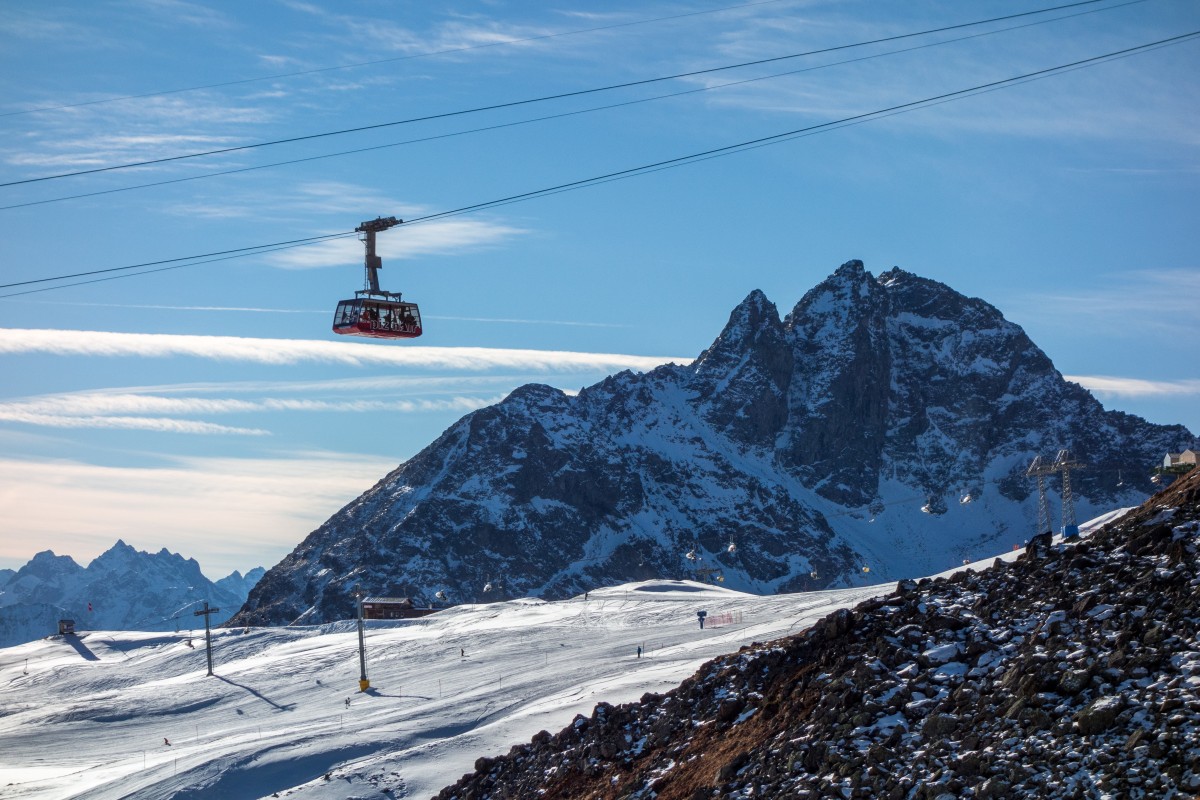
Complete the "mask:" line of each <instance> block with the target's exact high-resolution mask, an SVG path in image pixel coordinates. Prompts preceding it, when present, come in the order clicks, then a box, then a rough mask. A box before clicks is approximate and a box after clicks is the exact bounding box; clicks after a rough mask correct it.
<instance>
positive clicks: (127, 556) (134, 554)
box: [0, 540, 265, 647]
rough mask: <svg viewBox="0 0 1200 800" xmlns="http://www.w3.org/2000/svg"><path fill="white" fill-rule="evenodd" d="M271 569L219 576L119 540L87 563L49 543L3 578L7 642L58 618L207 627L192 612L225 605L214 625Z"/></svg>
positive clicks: (96, 624) (1, 620)
mask: <svg viewBox="0 0 1200 800" xmlns="http://www.w3.org/2000/svg"><path fill="white" fill-rule="evenodd" d="M264 572H265V570H264V569H263V568H262V567H256V568H255V569H253V570H251V571H250V572H248V573H247V574H246V575H245V576H243V575H241V573H239V572H237V571H236V570H235V571H234V572H233V574H231V575H228V576H226V577H224V578H221V579H220V580H219V581H217V582H215V583H214V582H212V581H210V580H209V579H208V578H206V577H205V576H204V575H203V573H201V571H200V565H199V564H198V563H196V561H195V559H190V558H184V557H183V556H181V555H179V554H178V553H171V552H168V551H167V549H166V548H163V549H162V550H161V551H159V552H158V553H147V552H145V551H139V550H136V549H135V548H133V547H130V546H129V545H127V544H125V542H123V541H120V540H118V541H117V543H116V544H115V545H113V546H112V547H111V548H109V549H108V550H107V551H105V552H104V553H102V554H100V555H99V556H97V557H96V558H95V559H93V560H92V562H91V563H90V564H88V566H87V567H81V566H79V564H77V563H75V561H74V560H73V559H72V558H71V557H70V556H59V555H55V554H54V553H53V552H52V551H50V550H46V551H43V552H41V553H38V554H37V555H35V556H34V557H33V558H32V559H30V561H29V562H28V563H27V564H25V565H24V566H23V567H21V568H20V569H19V570H17V571H16V572H13V573H11V574H9V575H7V576H5V577H4V578H0V647H8V646H11V645H14V644H19V643H21V642H28V641H30V640H32V639H37V638H40V637H42V636H49V635H50V634H52V633H55V632H56V631H57V630H58V620H60V619H74V620H75V622H76V624H77V625H78V627H79V628H80V629H81V630H83V629H89V628H90V629H105V630H114V629H122V630H141V631H167V630H170V631H176V630H180V629H183V630H188V629H191V628H195V627H197V625H198V626H199V627H201V628H202V627H204V625H203V621H199V622H197V621H196V620H194V619H193V614H192V612H193V611H194V610H195V609H198V608H201V607H202V603H203V602H204V601H205V600H207V601H208V603H209V605H210V606H211V607H214V608H220V609H221V611H220V612H219V613H218V614H213V615H212V620H213V622H214V624H216V623H220V622H223V621H224V620H226V619H228V618H229V617H231V616H232V615H233V613H234V612H235V611H237V609H238V608H239V607H240V606H241V604H242V603H243V602H245V600H246V596H247V595H248V594H249V592H250V589H251V588H253V586H254V584H255V583H257V581H258V579H259V578H261V577H262V575H263V573H264Z"/></svg>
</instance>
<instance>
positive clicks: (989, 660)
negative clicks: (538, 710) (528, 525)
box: [437, 472, 1200, 800]
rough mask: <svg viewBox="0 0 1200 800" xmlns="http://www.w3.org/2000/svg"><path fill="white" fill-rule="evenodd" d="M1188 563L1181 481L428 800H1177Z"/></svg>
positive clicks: (1182, 775)
mask: <svg viewBox="0 0 1200 800" xmlns="http://www.w3.org/2000/svg"><path fill="white" fill-rule="evenodd" d="M1198 555H1200V472H1193V473H1192V474H1191V475H1190V476H1189V477H1188V478H1186V479H1184V480H1181V481H1179V482H1178V483H1176V484H1175V485H1174V486H1172V487H1171V488H1170V489H1168V490H1166V491H1164V492H1163V493H1161V494H1159V495H1157V496H1155V497H1153V498H1152V499H1151V500H1149V501H1148V502H1146V503H1145V504H1144V505H1143V506H1142V507H1140V508H1139V509H1137V510H1135V511H1134V512H1133V513H1130V514H1128V515H1127V516H1125V517H1124V518H1122V519H1121V520H1119V521H1118V522H1116V523H1113V524H1110V525H1109V526H1107V527H1106V528H1103V529H1102V530H1100V531H1098V532H1097V533H1095V534H1094V535H1092V536H1091V537H1089V538H1088V539H1086V540H1084V541H1081V542H1078V543H1075V544H1067V545H1065V546H1063V545H1054V546H1051V545H1050V544H1049V541H1048V537H1047V540H1046V541H1041V540H1040V538H1039V540H1035V541H1034V542H1032V543H1031V545H1030V547H1029V549H1028V550H1027V551H1026V552H1025V553H1024V554H1023V555H1022V556H1021V557H1020V558H1019V559H1017V560H1016V561H1015V562H1011V563H1009V562H1005V561H1002V560H1000V559H997V560H996V563H995V564H994V565H993V566H992V567H991V568H990V569H988V570H986V571H984V572H981V573H970V572H960V573H958V574H956V575H954V576H953V577H951V578H949V579H946V578H938V579H935V580H930V579H925V580H922V581H921V582H920V583H913V582H911V581H905V582H901V583H900V584H899V585H898V586H897V589H896V592H895V593H894V594H893V595H891V596H889V597H886V598H882V599H879V600H875V601H871V602H868V603H864V604H862V605H860V606H859V607H858V608H856V609H854V610H852V611H850V610H842V611H839V612H836V613H834V614H832V615H830V616H829V617H827V618H825V619H824V620H822V621H821V622H820V623H818V624H816V625H814V626H813V627H812V628H811V629H809V630H808V631H805V632H804V633H802V634H799V635H797V636H795V637H791V638H789V639H784V640H780V641H777V642H772V643H768V644H763V645H756V646H752V647H749V648H743V649H742V650H741V651H739V652H738V653H737V654H734V655H730V656H727V657H723V658H719V659H716V660H714V661H711V662H709V663H708V664H706V665H704V666H703V667H701V669H700V670H699V671H698V672H697V673H696V675H695V676H694V677H692V678H690V679H688V680H687V681H685V682H684V683H683V684H682V685H681V686H679V688H677V689H675V690H673V691H671V692H669V693H667V694H666V695H663V696H660V695H655V694H648V695H646V696H644V697H643V698H642V700H641V702H639V703H633V704H628V705H622V706H619V707H614V706H610V705H608V704H605V703H601V704H599V705H597V706H596V708H595V710H594V712H593V713H592V715H591V717H590V718H589V717H583V716H582V715H581V716H578V717H576V719H575V720H574V722H572V723H571V724H570V725H569V726H568V727H567V728H565V729H564V730H562V731H561V732H559V733H558V734H556V735H553V736H552V735H550V734H549V733H547V732H545V731H543V732H542V733H539V734H538V735H537V736H535V737H534V738H533V741H532V742H531V743H530V744H524V745H518V746H516V747H514V748H512V750H511V751H510V752H509V753H508V755H506V756H502V757H499V758H486V757H485V758H480V759H479V760H478V761H477V762H476V764H475V767H476V771H475V772H474V773H472V774H469V775H466V776H464V777H463V778H462V779H461V780H460V781H459V782H458V783H456V784H454V785H453V786H450V787H447V788H446V789H444V790H443V791H442V792H441V793H440V794H439V795H437V800H483V799H484V798H490V799H491V800H505V799H506V798H513V799H514V800H515V798H527V797H540V798H546V799H547V800H551V799H552V798H564V799H565V798H571V800H581V799H582V798H657V800H676V799H687V800H699V798H710V797H721V798H739V797H741V798H749V797H794V798H826V797H845V798H889V799H890V800H899V798H918V799H925V798H929V799H931V800H949V799H950V798H962V797H973V798H994V799H996V800H999V798H1010V797H1038V798H1113V800H1116V799H1117V798H1120V799H1121V800H1137V799H1138V798H1166V797H1173V796H1181V797H1182V796H1187V797H1191V796H1194V795H1196V794H1197V793H1198V792H1200V638H1198V633H1197V632H1198V628H1200V602H1198V600H1197V598H1198V597H1200V559H1198ZM1177 792H1178V793H1180V794H1178V795H1177V794H1176V793H1177Z"/></svg>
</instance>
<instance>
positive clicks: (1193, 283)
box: [1007, 268, 1200, 336]
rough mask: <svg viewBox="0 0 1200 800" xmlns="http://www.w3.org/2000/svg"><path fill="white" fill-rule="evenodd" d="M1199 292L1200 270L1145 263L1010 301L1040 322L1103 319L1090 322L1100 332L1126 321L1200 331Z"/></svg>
mask: <svg viewBox="0 0 1200 800" xmlns="http://www.w3.org/2000/svg"><path fill="white" fill-rule="evenodd" d="M1197 297H1200V271H1197V270H1194V269H1172V268H1167V269H1143V270H1130V271H1129V272H1126V273H1122V274H1119V275H1097V276H1095V277H1094V279H1093V280H1092V281H1091V284H1090V285H1089V286H1086V287H1081V288H1080V289H1079V290H1077V291H1074V292H1055V293H1049V292H1047V293H1043V294H1027V293H1022V294H1020V295H1018V296H1016V297H1013V298H1012V301H1011V302H1010V303H1008V304H1007V305H1009V306H1011V307H1013V308H1014V309H1019V310H1020V313H1022V314H1024V315H1028V316H1031V317H1037V318H1038V319H1039V320H1040V321H1041V322H1042V324H1046V323H1049V322H1055V321H1057V322H1060V323H1062V324H1066V325H1076V324H1078V321H1079V320H1081V319H1088V320H1097V319H1102V320H1104V321H1105V323H1106V324H1105V325H1103V326H1091V330H1092V331H1093V332H1094V333H1099V334H1104V333H1106V332H1111V333H1121V332H1122V331H1123V330H1125V328H1124V325H1125V324H1126V323H1128V324H1130V325H1136V326H1137V327H1138V328H1139V329H1142V330H1156V331H1161V332H1166V333H1173V334H1176V335H1189V336H1192V335H1195V334H1196V333H1200V318H1198V317H1197V316H1196V298H1197Z"/></svg>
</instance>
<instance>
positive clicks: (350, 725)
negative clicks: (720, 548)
mask: <svg viewBox="0 0 1200 800" xmlns="http://www.w3.org/2000/svg"><path fill="white" fill-rule="evenodd" d="M892 588H893V587H892V586H890V585H889V586H882V587H865V588H857V589H846V590H839V591H828V592H813V593H808V594H793V595H780V596H774V597H755V596H752V595H746V594H742V593H738V592H732V591H728V590H723V589H717V588H714V587H711V586H705V585H702V584H696V583H691V582H668V581H651V582H642V583H634V584H628V585H624V586H618V587H615V588H608V589H603V590H598V591H595V592H591V593H590V594H589V597H588V599H587V600H586V601H585V600H584V599H583V597H578V598H574V599H571V600H564V601H559V602H554V603H547V602H542V601H538V600H516V601H511V602H506V603H497V604H491V605H483V606H477V605H468V606H460V607H456V608H453V609H449V610H447V611H443V612H440V613H437V614H435V615H433V616H430V617H425V618H423V619H419V620H411V621H406V622H395V623H383V622H371V623H368V624H369V626H370V628H369V631H368V634H367V647H368V661H367V669H368V674H369V677H370V680H371V684H372V687H373V688H372V690H371V692H370V693H368V694H360V693H358V692H357V691H356V689H357V681H358V677H359V665H358V658H357V634H356V632H355V628H354V625H353V624H352V623H348V622H340V623H333V624H330V625H325V626H318V627H295V628H284V629H233V630H222V631H219V632H218V633H217V634H216V637H215V644H214V653H215V659H216V662H217V668H216V677H211V678H210V677H207V676H206V675H205V663H204V653H203V647H202V637H201V638H198V639H195V640H193V642H194V643H195V644H196V648H195V649H191V648H189V647H188V645H187V644H186V639H187V636H186V634H175V633H130V632H112V633H105V632H92V633H86V634H84V635H83V636H80V637H79V638H78V639H71V638H67V639H61V638H53V639H46V640H41V641H37V642H31V643H28V644H24V645H21V646H18V647H12V648H6V649H3V650H0V686H3V687H4V691H3V693H2V695H0V787H3V791H2V792H0V793H2V794H3V795H4V797H6V798H66V797H88V798H117V797H137V798H151V797H153V798H168V797H170V798H190V797H222V798H254V797H261V796H267V795H270V794H272V793H273V792H280V793H281V795H282V796H291V797H303V798H345V797H363V798H371V797H385V796H391V797H428V796H430V795H432V794H434V793H436V792H437V791H438V790H439V789H441V788H442V787H443V786H445V785H447V784H449V783H452V782H453V781H454V780H456V779H457V778H458V777H459V776H460V775H461V774H462V773H464V772H466V771H469V770H470V769H473V766H474V763H475V760H476V759H477V758H478V757H480V756H484V755H497V754H500V753H503V752H506V751H507V750H508V747H509V746H510V745H511V744H512V743H514V742H518V741H528V739H529V738H530V737H531V736H532V735H533V734H535V733H537V732H538V731H539V730H542V729H546V730H551V731H557V730H558V729H560V728H562V727H563V726H564V725H566V724H568V723H569V722H570V720H571V718H572V717H573V715H574V714H576V713H590V711H591V709H592V707H593V706H594V705H595V703H597V702H598V701H600V700H605V701H608V702H625V701H630V700H635V699H637V698H638V697H640V696H641V695H642V694H643V693H645V692H647V691H664V690H666V689H668V688H670V687H673V686H675V685H676V684H678V683H679V682H680V681H681V680H682V679H684V678H685V677H687V676H688V675H690V674H692V673H693V672H694V671H695V669H696V668H697V667H698V666H699V665H700V664H701V663H702V662H704V661H705V660H707V659H709V658H712V657H714V656H716V655H718V654H721V653H727V652H731V651H734V650H736V649H737V648H738V647H739V646H741V645H743V644H748V643H750V642H752V641H765V640H768V639H771V638H775V637H779V636H782V635H786V634H788V633H792V632H796V631H798V630H800V629H802V628H804V627H806V626H808V625H810V624H811V623H812V622H814V621H815V620H817V619H819V618H820V617H823V616H825V615H826V614H828V613H829V612H830V611H832V610H834V609H836V608H839V607H844V606H851V605H854V604H856V603H858V602H859V601H861V600H864V599H866V598H869V597H874V596H877V595H879V594H880V593H883V592H886V591H890V590H891V589H892ZM701 609H703V610H706V611H707V612H708V614H709V619H710V620H713V621H714V622H715V623H716V624H715V625H709V626H708V627H707V628H706V629H705V630H701V629H700V627H699V625H698V624H697V617H696V611H697V610H701ZM722 615H727V616H725V617H724V618H725V619H726V620H729V621H727V622H725V623H724V624H722V623H721V618H722ZM639 645H642V646H644V647H645V655H644V657H643V658H641V659H638V658H637V647H638V646H639ZM460 650H463V651H465V654H466V655H465V658H464V657H461V656H460ZM26 662H28V666H26ZM26 669H27V670H28V672H27V673H26ZM347 699H349V700H350V703H349V705H347V703H346V700H347ZM164 738H167V739H169V740H170V741H171V745H170V746H167V745H165V744H164V743H163V740H164ZM326 774H328V775H329V779H328V780H326V779H325V777H324V776H325V775H326ZM385 790H389V791H391V792H392V794H390V795H385V794H384V793H383V792H384V791H385Z"/></svg>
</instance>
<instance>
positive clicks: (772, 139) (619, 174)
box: [0, 31, 1200, 298]
mask: <svg viewBox="0 0 1200 800" xmlns="http://www.w3.org/2000/svg"><path fill="white" fill-rule="evenodd" d="M1198 37H1200V31H1192V32H1190V33H1185V34H1180V35H1178V36H1172V37H1169V38H1166V39H1160V40H1158V41H1155V42H1149V43H1147V44H1143V45H1138V46H1136V47H1128V48H1125V49H1123V50H1116V51H1113V52H1111V53H1105V54H1104V55H1099V56H1093V57H1092V58H1085V59H1080V60H1078V61H1072V62H1070V63H1067V64H1060V65H1058V66H1055V67H1047V68H1045V69H1040V70H1035V71H1033V72H1027V73H1025V74H1023V75H1017V76H1014V77H1012V78H1004V79H1002V80H997V81H991V82H988V83H982V84H978V85H976V86H972V87H969V88H966V89H959V90H957V91H953V92H944V93H942V94H939V95H934V96H932V97H926V98H922V99H920V100H913V101H910V102H907V103H900V104H897V105H894V106H890V107H888V108H882V109H876V110H875V111H868V112H865V113H862V114H854V115H852V116H848V117H842V118H841V119H837V120H833V121H830V122H823V123H819V124H817V125H809V126H806V127H803V128H796V129H795V130H791V131H785V132H783V133H777V134H773V135H771V136H762V137H759V138H757V139H750V140H747V141H744V142H738V143H736V144H731V145H726V146H724V147H715V148H712V149H709V150H703V151H700V152H698V153H692V154H690V155H686V156H679V157H677V158H669V159H664V160H662V161H656V162H653V163H650V164H642V165H641V166H637V167H630V168H628V169H623V170H617V171H614V172H609V173H606V174H603V175H596V176H593V177H590V178H583V179H580V180H576V181H569V182H567V183H560V184H558V185H556V186H550V187H546V188H542V189H535V190H532V191H528V192H521V193H518V194H512V195H508V196H507V197H501V198H498V199H495V200H488V201H485V202H481V203H472V204H470V205H466V206H460V207H458V208H454V209H450V210H448V211H440V212H437V213H435V214H426V215H425V216H421V217H411V218H409V219H408V220H406V221H405V224H406V225H411V224H419V223H422V222H431V221H433V220H438V219H444V218H446V217H451V216H458V215H461V214H468V213H472V212H476V211H482V210H485V209H488V208H494V207H497V206H502V205H509V204H511V203H518V202H523V201H526V200H532V199H535V198H538V197H545V196H548V195H552V194H559V193H562V192H567V191H573V190H576V189H583V188H586V187H588V186H594V185H598V184H601V183H607V182H609V181H614V180H620V179H623V178H629V177H635V176H637V175H642V174H647V173H650V172H657V171H660V170H664V169H670V168H673V167H678V166H684V165H686V164H691V163H696V162H699V161H706V160H709V159H712V158H719V157H722V156H726V155H732V154H733V153H737V152H741V151H744V150H750V149H754V148H758V147H764V146H767V145H771V144H778V143H780V142H784V141H787V140H789V139H795V138H798V137H801V136H809V135H813V134H816V133H822V132H827V131H830V130H837V129H838V128H842V127H848V126H850V125H855V124H861V123H863V122H868V121H871V120H875V119H881V118H884V117H887V116H891V115H894V114H899V113H904V112H906V111H913V110H917V109H919V108H923V107H927V106H932V105H940V104H942V103H947V102H951V101H954V100H960V99H963V98H964V97H970V96H974V95H977V94H984V93H988V92H993V91H996V90H999V89H1003V88H1009V87H1012V86H1016V85H1020V84H1022V83H1028V82H1030V81H1034V80H1038V79H1041V78H1046V77H1050V76H1053V75H1056V74H1062V73H1066V72H1072V71H1075V70H1078V69H1084V68H1087V67H1092V66H1096V65H1098V64H1101V63H1104V62H1106V61H1112V60H1116V59H1120V58H1126V57H1128V56H1132V55H1136V54H1139V53H1145V52H1149V51H1151V50H1157V49H1160V48H1164V47H1170V46H1173V45H1177V44H1182V43H1184V42H1186V41H1193V40H1196V39H1197V38H1198ZM350 235H353V232H343V233H335V234H326V235H324V236H314V237H309V238H308V239H293V240H291V241H288V242H276V243H274V244H266V245H257V246H252V247H242V248H236V249H231V250H222V251H217V252H215V253H205V254H202V255H196V256H187V257H181V258H173V259H164V260H161V261H152V262H145V263H143V264H134V265H131V266H126V267H112V268H109V269H103V270H92V271H89V272H79V273H74V274H71V275H59V276H56V277H51V278H39V279H37V280H31V281H23V282H21V283H12V284H0V289H2V288H11V287H15V286H25V285H29V284H33V283H46V282H51V281H58V280H67V279H69V278H75V277H83V276H87V275H97V274H101V273H107V272H118V271H126V270H133V269H137V268H139V267H144V266H152V265H157V264H169V263H173V262H185V261H190V260H192V259H200V258H206V257H209V256H223V255H225V254H229V255H228V256H226V257H228V258H238V257H242V256H245V255H254V254H255V252H254V251H258V250H263V249H265V248H271V247H281V246H288V247H298V246H304V245H307V244H313V243H315V242H317V241H320V240H323V239H332V238H341V237H345V236H350ZM179 266H190V264H181V265H179ZM132 274H138V275H140V274H145V273H132ZM131 276H132V275H124V276H115V277H131ZM75 285H78V284H64V285H62V286H52V287H49V288H47V289H38V290H34V291H49V290H52V289H61V288H66V287H67V286H75ZM28 293H30V292H18V293H13V294H5V295H0V298H4V297H13V296H16V295H17V294H28Z"/></svg>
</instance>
